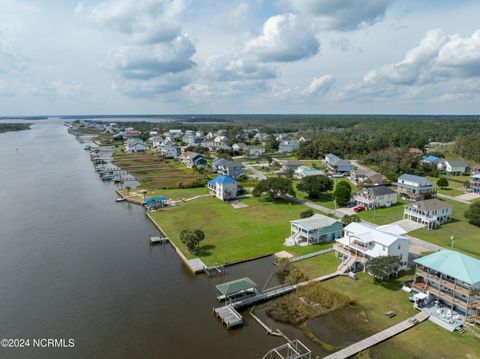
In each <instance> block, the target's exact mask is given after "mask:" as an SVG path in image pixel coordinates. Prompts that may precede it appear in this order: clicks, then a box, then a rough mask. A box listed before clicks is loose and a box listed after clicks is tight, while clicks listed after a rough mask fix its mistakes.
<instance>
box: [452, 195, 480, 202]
mask: <svg viewBox="0 0 480 359" xmlns="http://www.w3.org/2000/svg"><path fill="white" fill-rule="evenodd" d="M479 198H480V194H478V193H465V194H461V195H460V196H456V197H455V199H456V200H457V201H458V200H460V201H468V202H470V201H474V200H476V199H479Z"/></svg>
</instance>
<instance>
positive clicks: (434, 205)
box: [403, 198, 452, 229]
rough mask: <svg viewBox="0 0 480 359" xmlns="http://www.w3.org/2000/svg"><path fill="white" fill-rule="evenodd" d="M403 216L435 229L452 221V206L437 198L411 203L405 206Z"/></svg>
mask: <svg viewBox="0 0 480 359" xmlns="http://www.w3.org/2000/svg"><path fill="white" fill-rule="evenodd" d="M403 218H404V219H410V220H412V221H415V222H418V223H421V224H423V225H424V226H425V227H426V228H427V229H435V228H438V227H439V226H440V225H441V224H443V223H446V222H450V220H451V218H452V206H450V205H449V204H448V203H447V202H444V201H440V200H439V199H436V198H432V199H427V200H425V201H420V202H415V203H410V204H407V205H406V206H405V209H404V212H403Z"/></svg>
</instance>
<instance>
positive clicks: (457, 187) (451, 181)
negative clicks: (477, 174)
mask: <svg viewBox="0 0 480 359" xmlns="http://www.w3.org/2000/svg"><path fill="white" fill-rule="evenodd" d="M440 177H445V178H446V179H447V180H448V187H447V188H438V193H441V194H445V195H447V196H453V197H454V196H460V195H462V194H465V187H464V186H463V183H464V182H465V181H470V176H443V175H440ZM428 179H429V180H430V181H432V183H433V184H435V185H436V183H437V181H438V178H433V177H428Z"/></svg>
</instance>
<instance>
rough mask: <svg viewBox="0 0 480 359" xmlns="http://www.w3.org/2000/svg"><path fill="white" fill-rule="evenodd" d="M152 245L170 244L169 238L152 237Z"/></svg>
mask: <svg viewBox="0 0 480 359" xmlns="http://www.w3.org/2000/svg"><path fill="white" fill-rule="evenodd" d="M150 243H151V244H157V243H168V238H167V237H159V236H156V237H151V236H150Z"/></svg>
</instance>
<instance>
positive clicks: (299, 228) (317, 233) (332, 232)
mask: <svg viewBox="0 0 480 359" xmlns="http://www.w3.org/2000/svg"><path fill="white" fill-rule="evenodd" d="M342 234H343V224H342V222H340V221H339V220H337V219H335V218H331V217H327V216H324V215H323V214H315V215H313V216H312V217H308V218H302V219H296V220H294V221H290V237H288V238H287V239H286V240H285V243H284V244H285V245H286V246H295V245H308V244H315V243H320V242H329V241H334V240H336V239H337V238H340V237H341V236H342Z"/></svg>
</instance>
